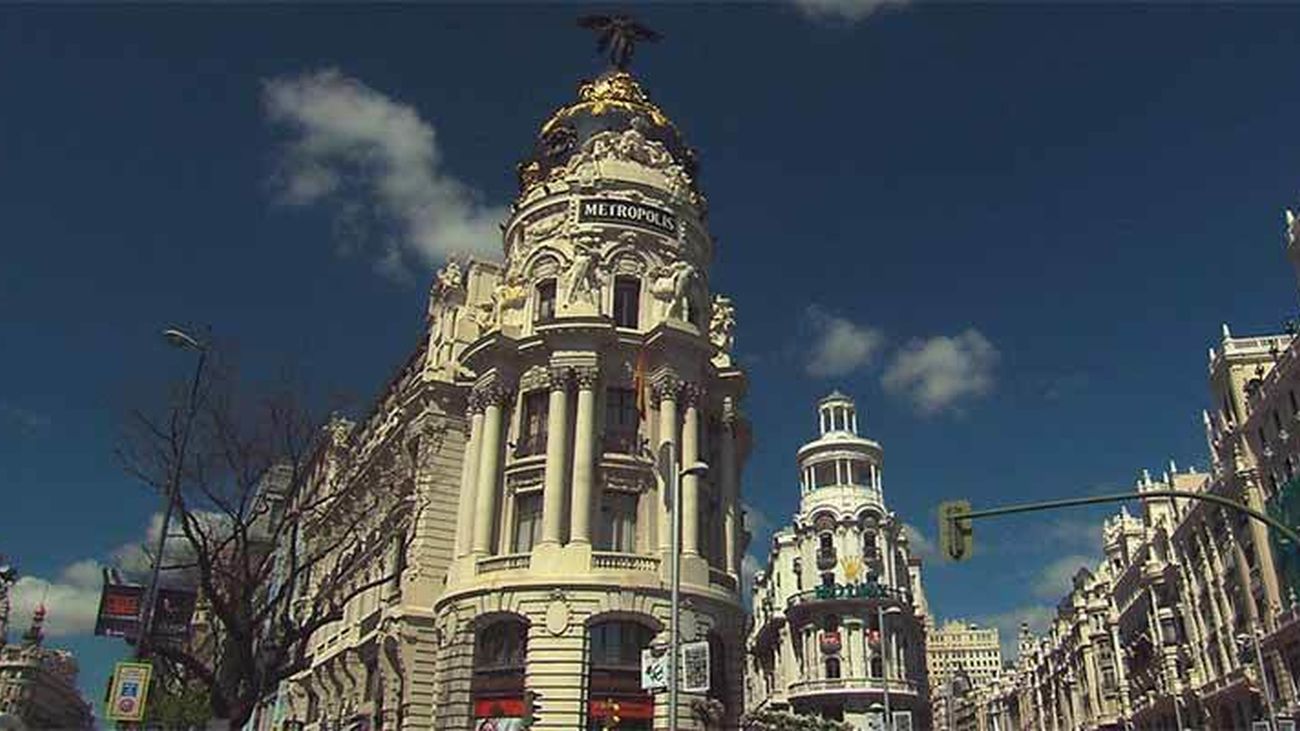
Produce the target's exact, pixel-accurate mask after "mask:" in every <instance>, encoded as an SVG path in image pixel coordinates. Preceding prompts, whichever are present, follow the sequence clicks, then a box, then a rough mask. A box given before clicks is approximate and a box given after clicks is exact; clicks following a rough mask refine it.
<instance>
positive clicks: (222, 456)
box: [118, 365, 420, 728]
mask: <svg viewBox="0 0 1300 731" xmlns="http://www.w3.org/2000/svg"><path fill="white" fill-rule="evenodd" d="M207 373H208V374H209V375H208V376H207V377H205V378H204V379H203V380H202V381H201V383H200V387H199V388H198V389H197V390H196V394H197V395H196V400H195V403H194V418H193V422H192V425H191V427H190V429H191V434H190V437H189V442H188V445H187V447H186V448H185V449H184V461H183V464H182V465H181V470H180V471H179V474H180V476H181V477H180V480H179V489H178V490H177V491H176V493H175V500H176V504H175V513H174V515H175V516H176V517H175V518H174V519H173V528H172V530H171V531H169V536H173V535H174V536H176V538H175V540H176V541H177V542H178V543H179V544H180V545H179V546H178V547H177V549H176V551H177V553H183V554H185V555H186V556H187V557H188V558H189V559H190V562H189V565H190V566H191V568H190V569H189V574H190V576H191V577H192V581H193V582H194V584H195V585H194V588H195V589H196V590H197V592H198V594H199V597H200V605H201V607H202V608H203V611H204V613H205V615H206V616H207V618H208V622H207V631H205V632H202V635H201V636H196V637H192V638H190V640H189V641H186V642H176V641H166V640H164V639H155V640H154V641H152V642H150V643H149V644H148V645H147V647H148V650H149V652H150V653H151V654H152V655H154V656H155V657H157V658H158V659H159V660H162V661H164V662H165V663H166V664H169V665H173V666H179V667H180V668H183V669H184V671H185V673H186V674H188V675H189V676H190V677H191V678H194V679H196V680H197V681H198V682H199V683H201V684H202V685H204V686H206V687H207V688H208V689H209V691H210V697H211V701H212V711H213V713H214V715H215V716H216V717H218V718H222V719H229V721H230V723H231V725H232V727H235V728H238V727H240V726H242V725H243V724H244V722H245V721H247V720H248V718H249V717H250V716H251V715H252V713H253V711H254V710H255V708H256V706H257V704H258V703H259V702H260V701H262V700H263V699H265V698H266V697H267V696H269V695H270V694H272V693H274V692H275V691H276V689H277V687H278V686H279V684H280V683H281V681H284V680H285V679H287V678H289V677H291V676H293V675H294V674H296V673H298V672H299V671H301V670H304V669H305V668H307V667H308V666H309V665H310V651H311V641H312V635H313V634H314V633H316V632H318V631H320V630H322V629H323V628H326V627H327V626H328V625H329V624H331V623H332V622H336V621H338V620H340V619H342V618H343V616H344V610H345V607H346V605H347V604H348V602H349V601H351V600H352V599H353V598H355V597H357V596H359V595H360V594H361V593H363V592H366V591H368V590H371V589H376V587H384V586H392V587H394V588H395V587H396V582H397V581H399V580H400V577H399V573H400V572H401V570H402V563H403V560H404V556H405V552H406V548H407V544H408V542H409V536H410V535H411V533H412V531H411V530H410V527H411V525H412V524H413V521H414V520H415V518H416V513H417V512H418V511H419V509H420V507H419V505H417V502H416V500H415V491H414V479H413V473H414V461H413V455H412V454H410V453H409V452H408V451H407V450H406V449H404V448H401V447H398V448H392V447H383V446H381V447H380V448H375V444H376V443H383V440H375V439H370V438H366V439H365V441H366V443H365V444H359V443H358V442H359V441H360V440H359V438H358V436H357V435H356V434H354V433H353V430H352V429H351V425H350V424H349V423H348V422H346V421H343V420H340V419H337V418H334V417H331V416H328V415H327V414H326V413H313V410H312V409H311V408H310V407H309V406H308V404H307V399H306V398H305V397H304V393H305V389H303V388H301V387H298V386H296V385H295V382H294V381H293V380H292V379H279V380H278V381H276V382H275V383H273V384H271V385H270V386H257V387H254V386H250V385H248V384H247V383H246V382H244V381H241V380H240V379H239V378H238V377H237V376H236V374H235V371H234V369H232V368H228V367H222V366H220V365H214V366H213V367H212V368H209V369H208V371H207ZM159 411H160V412H161V413H160V414H150V413H146V411H144V410H139V409H137V410H133V411H132V412H131V413H130V415H129V417H128V420H127V422H128V423H127V428H126V429H125V430H124V436H123V439H122V442H121V446H120V447H119V450H118V453H119V456H120V458H121V460H122V462H123V464H124V466H125V468H126V469H127V471H128V472H129V473H130V474H132V475H134V476H135V477H137V478H139V479H140V480H141V481H143V482H144V483H145V484H147V485H149V486H150V487H152V488H154V489H156V490H157V491H158V492H159V493H160V494H162V495H166V494H167V492H168V483H169V481H170V476H171V475H172V472H173V468H174V466H175V465H176V463H177V460H178V459H180V456H181V453H182V447H181V444H182V436H183V435H182V433H181V432H182V431H183V422H184V420H183V419H181V418H179V417H178V416H177V414H178V413H180V412H181V409H179V408H175V404H173V405H172V407H169V408H162V409H159ZM356 431H363V432H365V433H366V434H367V435H370V436H373V432H374V431H375V430H374V429H370V430H356ZM391 441H398V442H400V440H391ZM172 550H173V549H170V548H169V549H168V551H167V552H166V553H168V554H170V553H171V552H172ZM376 590H377V591H381V592H382V591H385V589H383V588H379V589H376Z"/></svg>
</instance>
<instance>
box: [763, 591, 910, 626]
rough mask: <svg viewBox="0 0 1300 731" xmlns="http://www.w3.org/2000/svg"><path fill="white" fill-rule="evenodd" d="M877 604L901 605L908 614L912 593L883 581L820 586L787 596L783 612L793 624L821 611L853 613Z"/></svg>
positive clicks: (801, 622)
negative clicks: (881, 582)
mask: <svg viewBox="0 0 1300 731" xmlns="http://www.w3.org/2000/svg"><path fill="white" fill-rule="evenodd" d="M877 606H882V607H884V608H886V609H888V608H889V607H900V608H902V609H903V611H904V613H905V614H910V609H911V606H912V596H911V594H910V593H908V592H905V591H903V590H902V589H899V588H896V587H892V586H886V585H884V584H870V583H863V584H838V585H836V586H832V587H825V586H819V587H816V588H814V589H808V590H806V591H801V592H799V593H798V594H791V595H790V597H789V598H788V599H786V611H785V614H786V616H787V617H788V618H789V621H790V622H791V623H792V624H796V625H799V624H803V622H805V621H806V620H807V619H808V618H809V617H812V616H815V615H818V614H821V613H823V612H834V613H836V614H849V615H852V614H855V613H856V614H860V613H861V612H863V611H868V610H871V611H874V610H875V608H876V607H877Z"/></svg>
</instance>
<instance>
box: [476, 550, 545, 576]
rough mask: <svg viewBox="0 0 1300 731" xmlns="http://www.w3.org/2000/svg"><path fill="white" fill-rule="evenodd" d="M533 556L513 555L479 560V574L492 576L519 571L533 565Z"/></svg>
mask: <svg viewBox="0 0 1300 731" xmlns="http://www.w3.org/2000/svg"><path fill="white" fill-rule="evenodd" d="M532 559H533V557H532V554H528V553H512V554H509V555H506V556H488V557H487V558H480V559H479V560H478V566H477V567H476V570H477V572H478V573H479V574H480V575H481V574H491V573H495V572H497V571H519V570H521V569H526V568H528V566H529V565H530V564H531V563H532Z"/></svg>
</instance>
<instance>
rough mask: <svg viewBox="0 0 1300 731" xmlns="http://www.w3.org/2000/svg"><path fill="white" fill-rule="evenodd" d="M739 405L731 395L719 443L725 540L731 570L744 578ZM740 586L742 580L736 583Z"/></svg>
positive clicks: (728, 567) (724, 407)
mask: <svg viewBox="0 0 1300 731" xmlns="http://www.w3.org/2000/svg"><path fill="white" fill-rule="evenodd" d="M736 419H737V414H736V408H735V404H734V402H733V401H732V400H731V398H730V397H728V398H727V400H726V403H725V405H724V406H723V412H722V435H721V436H722V444H720V445H719V450H718V451H719V459H720V460H722V464H721V465H718V467H719V468H720V470H721V473H722V479H721V487H722V542H723V544H724V548H723V550H724V552H725V553H726V564H725V566H726V567H727V573H729V574H731V575H732V576H735V577H736V578H737V579H739V578H740V558H741V557H740V551H741V546H740V542H741V532H742V530H743V528H744V526H743V525H742V522H743V521H742V519H741V514H740V489H739V485H738V484H737V482H738V480H737V474H736V473H737V469H738V467H739V465H737V464H736ZM736 585H737V586H740V584H739V583H737V584H736Z"/></svg>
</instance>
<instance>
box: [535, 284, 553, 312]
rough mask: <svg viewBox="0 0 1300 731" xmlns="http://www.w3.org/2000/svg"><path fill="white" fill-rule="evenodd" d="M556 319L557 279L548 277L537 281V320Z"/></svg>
mask: <svg viewBox="0 0 1300 731" xmlns="http://www.w3.org/2000/svg"><path fill="white" fill-rule="evenodd" d="M554 319H555V280H554V279H546V280H543V281H541V282H538V283H537V321H538V322H550V321H551V320H554Z"/></svg>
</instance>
